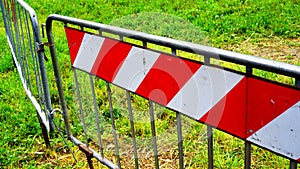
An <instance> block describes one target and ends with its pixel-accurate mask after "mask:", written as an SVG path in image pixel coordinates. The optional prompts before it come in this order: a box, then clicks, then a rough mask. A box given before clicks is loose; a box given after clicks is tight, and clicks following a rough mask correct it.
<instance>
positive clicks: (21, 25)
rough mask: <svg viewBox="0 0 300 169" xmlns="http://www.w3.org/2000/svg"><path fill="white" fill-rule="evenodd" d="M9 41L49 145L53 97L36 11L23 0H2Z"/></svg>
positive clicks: (24, 85)
mask: <svg viewBox="0 0 300 169" xmlns="http://www.w3.org/2000/svg"><path fill="white" fill-rule="evenodd" d="M0 6H1V12H2V17H3V22H4V26H5V32H6V36H7V41H8V44H9V47H10V49H11V53H12V57H13V60H14V64H15V67H16V68H17V70H18V73H19V75H20V78H21V81H22V84H23V87H24V90H25V92H26V94H27V96H28V98H29V99H30V101H31V102H32V104H33V105H34V107H35V109H36V111H37V114H38V118H39V122H40V126H41V128H42V132H43V136H44V139H45V142H46V144H47V145H48V146H49V145H50V143H49V138H48V133H47V132H49V131H53V127H52V126H53V125H51V124H52V123H51V122H50V121H51V116H50V114H51V111H52V108H51V101H50V94H49V87H48V80H47V75H46V69H45V64H44V44H43V43H42V41H41V38H40V31H39V24H38V21H37V15H36V13H35V11H34V10H33V9H32V8H31V7H30V6H29V5H28V4H26V3H25V2H24V1H22V0H0Z"/></svg>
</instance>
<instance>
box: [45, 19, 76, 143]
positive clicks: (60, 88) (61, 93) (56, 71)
mask: <svg viewBox="0 0 300 169" xmlns="http://www.w3.org/2000/svg"><path fill="white" fill-rule="evenodd" d="M46 32H47V39H48V43H49V44H54V38H53V34H52V21H51V22H50V23H47V24H46ZM49 49H50V55H51V60H52V66H53V70H54V75H55V80H56V86H57V90H58V96H59V101H60V105H61V109H62V116H63V119H64V124H65V129H66V134H67V136H68V138H69V139H70V138H71V135H72V132H71V128H70V123H69V114H68V109H67V104H66V100H65V93H64V89H63V85H62V80H61V76H60V70H59V65H58V60H57V56H56V50H55V46H54V45H50V46H49Z"/></svg>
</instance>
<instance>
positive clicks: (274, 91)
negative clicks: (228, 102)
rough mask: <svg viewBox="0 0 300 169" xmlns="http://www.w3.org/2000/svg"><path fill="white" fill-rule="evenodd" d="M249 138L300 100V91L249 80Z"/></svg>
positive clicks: (252, 79)
mask: <svg viewBox="0 0 300 169" xmlns="http://www.w3.org/2000/svg"><path fill="white" fill-rule="evenodd" d="M247 99H248V110H247V111H248V117H247V119H248V120H247V133H246V134H247V137H249V136H250V135H251V134H253V133H254V132H256V131H258V130H259V129H260V128H262V127H264V126H265V125H266V124H268V123H269V122H270V121H272V120H274V119H275V118H276V117H278V116H279V115H280V114H282V113H283V112H285V111H286V110H287V109H289V108H290V107H291V106H293V105H294V104H296V103H297V102H298V101H299V100H300V91H298V90H295V89H292V88H288V87H285V86H280V85H278V84H274V83H270V82H266V81H262V80H258V79H254V78H250V77H249V78H248V98H247Z"/></svg>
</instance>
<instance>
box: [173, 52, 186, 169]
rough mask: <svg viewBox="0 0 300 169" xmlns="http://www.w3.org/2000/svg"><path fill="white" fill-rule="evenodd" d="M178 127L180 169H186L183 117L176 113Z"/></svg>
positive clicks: (174, 53)
mask: <svg viewBox="0 0 300 169" xmlns="http://www.w3.org/2000/svg"><path fill="white" fill-rule="evenodd" d="M172 54H173V55H177V53H176V49H174V48H172ZM176 126H177V139H178V155H179V168H180V169H183V168H184V159H183V146H182V142H183V139H182V126H181V115H180V113H179V112H176Z"/></svg>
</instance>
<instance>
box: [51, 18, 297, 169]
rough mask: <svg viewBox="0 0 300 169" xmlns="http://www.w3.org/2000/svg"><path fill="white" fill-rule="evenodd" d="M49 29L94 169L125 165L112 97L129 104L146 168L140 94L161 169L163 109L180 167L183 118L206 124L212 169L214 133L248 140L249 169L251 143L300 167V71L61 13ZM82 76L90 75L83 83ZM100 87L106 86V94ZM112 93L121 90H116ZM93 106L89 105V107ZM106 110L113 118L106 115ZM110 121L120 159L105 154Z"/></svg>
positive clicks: (62, 97) (133, 134)
mask: <svg viewBox="0 0 300 169" xmlns="http://www.w3.org/2000/svg"><path fill="white" fill-rule="evenodd" d="M53 21H59V22H63V23H64V24H65V31H66V36H67V40H68V44H69V49H70V60H71V64H72V68H73V73H74V79H75V92H76V94H77V98H76V102H75V104H77V109H78V111H79V113H80V117H81V122H82V126H83V133H84V136H83V137H84V140H85V144H84V143H82V142H81V141H79V139H77V138H76V137H75V136H73V134H72V131H71V123H70V119H69V113H68V110H70V111H72V113H73V114H74V111H77V110H76V108H73V109H72V108H71V105H68V104H67V101H66V98H65V92H64V86H63V76H62V75H61V72H60V68H59V64H58V58H57V54H56V51H55V46H54V45H51V44H54V37H53V34H52V22H53ZM78 28H79V29H78ZM46 30H47V37H48V43H49V44H50V52H51V57H52V62H53V68H54V74H55V77H56V82H57V87H58V93H59V99H60V103H61V109H62V114H63V119H64V123H65V129H66V133H67V136H68V138H69V139H70V140H71V141H72V142H74V143H75V144H76V145H78V146H79V148H80V150H82V151H83V152H84V153H85V154H86V156H87V159H88V162H89V165H90V167H91V168H92V165H93V164H92V161H91V158H92V157H94V158H96V159H97V160H99V161H100V162H101V163H102V164H104V165H106V166H108V167H109V168H117V167H118V168H121V167H122V164H123V163H124V159H123V157H122V154H121V153H120V148H124V147H122V146H121V145H120V142H121V141H122V142H124V140H120V137H119V134H118V133H117V128H118V127H117V126H116V120H117V118H118V117H117V116H119V114H118V112H116V111H115V109H114V105H115V104H114V101H116V99H114V97H118V98H120V100H124V99H125V100H126V101H124V102H122V103H120V104H122V105H126V106H125V107H126V108H127V112H128V123H127V124H128V125H129V126H130V130H129V131H128V132H127V134H128V135H129V136H130V137H131V142H132V145H131V147H130V148H128V149H130V152H131V154H133V156H134V157H133V158H134V160H133V161H134V167H135V168H139V167H141V158H140V154H139V153H140V152H138V151H139V149H138V145H137V138H138V137H137V134H138V133H137V131H136V128H135V127H136V123H135V122H134V117H133V109H134V108H133V107H134V104H136V102H134V101H135V100H134V99H135V97H136V96H137V95H138V96H141V97H138V99H140V101H141V102H145V103H144V104H143V105H138V106H145V105H147V108H146V110H147V111H149V114H148V116H147V117H149V118H150V119H149V124H150V126H151V132H150V133H151V136H150V138H151V142H148V144H152V145H151V151H152V154H153V157H154V164H155V168H159V167H160V165H161V163H160V162H159V161H160V160H161V159H160V157H159V153H158V143H157V141H158V140H157V129H158V127H157V120H155V117H156V116H157V114H155V110H156V106H157V105H159V106H158V107H166V108H167V109H168V111H170V112H173V114H176V117H175V118H174V119H175V121H176V122H175V123H176V128H177V130H176V131H177V132H176V135H177V141H176V142H177V145H178V146H177V151H176V152H177V153H178V155H176V156H177V158H178V160H179V162H178V167H179V168H184V167H185V163H184V158H185V156H184V153H183V137H182V130H183V127H182V123H183V122H184V121H182V119H181V118H183V117H182V115H184V116H187V117H188V118H191V119H193V120H196V121H198V122H201V123H204V124H206V125H207V136H208V137H207V138H208V168H214V164H213V162H214V160H213V158H214V156H213V147H214V146H213V133H212V130H213V128H217V129H220V130H222V131H224V132H226V133H229V134H231V135H233V136H235V137H238V138H240V139H241V140H244V143H245V144H244V150H245V155H244V157H245V159H244V163H245V168H250V164H251V145H252V144H254V145H257V146H259V147H262V148H265V149H267V150H270V151H271V152H274V153H276V154H278V155H280V156H283V157H285V158H287V159H290V168H297V163H299V161H300V150H299V147H300V146H299V135H300V133H299V131H300V130H299V129H300V126H299V124H297V123H298V122H297V120H299V117H300V114H299V107H300V105H299V104H300V102H299V101H300V90H299V85H300V81H299V79H300V67H298V66H295V65H289V64H285V63H279V62H275V61H272V60H266V59H263V58H258V57H253V56H249V55H244V54H239V53H234V52H229V51H225V50H221V49H216V48H212V47H207V46H202V45H197V44H192V43H188V42H182V41H177V40H173V39H169V38H164V37H158V36H154V35H149V34H145V33H141V32H136V31H131V30H126V29H122V28H118V27H113V26H109V25H104V24H100V23H94V22H90V21H85V20H80V19H76V18H70V17H66V16H60V15H55V14H54V15H50V16H49V17H48V18H47V22H46ZM108 34H109V35H108ZM112 35H113V36H112ZM112 37H114V38H112ZM116 37H118V38H116ZM124 39H126V40H124ZM133 41H138V42H139V43H133ZM149 44H155V45H160V46H163V47H167V48H169V49H171V52H170V53H165V52H163V51H160V50H159V49H155V50H153V49H150V48H149V47H148V45H149ZM179 51H185V52H187V53H192V54H196V55H199V56H201V57H203V60H204V62H199V61H195V60H191V59H187V58H183V57H180V56H179V54H178V52H179ZM213 59H220V60H221V61H226V62H230V63H234V64H237V65H242V66H244V67H245V71H236V70H233V69H230V68H226V67H222V66H220V65H215V64H214V63H213V62H212V60H213ZM253 69H259V70H264V71H269V72H273V73H278V74H282V75H285V76H288V77H290V78H293V79H295V85H296V86H289V85H285V84H282V83H279V82H273V81H270V80H267V79H262V78H260V77H257V76H255V75H253V73H252V72H253ZM81 76H85V78H83V79H81V80H80V78H81ZM86 76H87V77H86ZM297 86H298V87H297ZM83 88H85V89H83ZM99 88H102V90H103V88H106V92H104V91H102V90H99ZM112 88H114V89H115V90H116V91H114V92H112ZM86 90H89V94H85V95H86V96H87V97H88V98H85V97H86V96H84V94H83V93H84V92H86ZM117 90H120V91H124V93H125V94H124V93H123V94H124V95H125V96H124V95H122V94H121V95H118V92H117ZM99 91H101V92H100V93H99ZM103 95H104V96H103ZM114 95H117V96H114ZM123 96H124V97H123ZM99 97H104V99H102V100H101V99H99ZM99 100H100V101H99ZM87 102H89V103H91V105H90V106H87V104H89V103H87ZM135 107H136V105H135ZM104 109H107V110H106V112H108V113H109V115H105V110H104ZM91 115H93V117H94V119H93V120H95V122H94V123H95V126H94V128H95V132H94V134H95V135H96V138H97V143H95V144H97V145H98V147H97V146H96V147H97V148H99V151H96V150H94V149H95V146H94V144H90V139H89V137H91V135H90V134H89V133H88V127H91V126H87V123H88V121H90V120H91ZM143 115H145V114H143ZM105 116H106V117H109V118H110V120H111V123H110V127H111V128H112V129H111V130H110V131H111V132H112V134H111V135H110V138H113V143H114V145H113V146H111V145H110V147H111V148H114V149H115V150H114V154H115V156H116V159H115V160H113V159H112V160H110V161H109V160H108V158H110V157H108V156H107V155H106V154H105V151H104V148H105V147H104V142H105V141H103V139H104V137H103V133H105V131H106V129H107V128H108V127H107V125H104V126H103V122H101V121H103V120H105V119H104V118H105ZM145 116H146V115H145ZM123 118H125V117H123ZM92 134H93V133H92ZM286 140H288V142H286ZM92 147H94V149H92ZM112 161H114V163H115V164H116V165H115V164H113V162H112ZM125 162H129V161H125Z"/></svg>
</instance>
